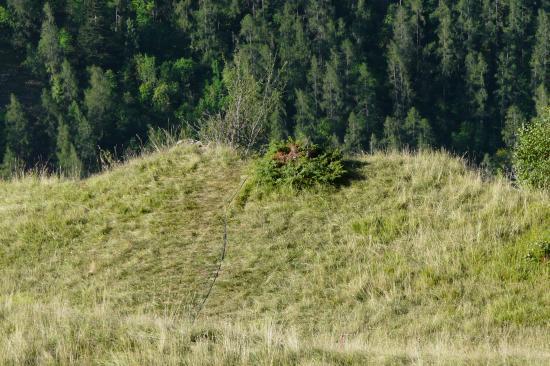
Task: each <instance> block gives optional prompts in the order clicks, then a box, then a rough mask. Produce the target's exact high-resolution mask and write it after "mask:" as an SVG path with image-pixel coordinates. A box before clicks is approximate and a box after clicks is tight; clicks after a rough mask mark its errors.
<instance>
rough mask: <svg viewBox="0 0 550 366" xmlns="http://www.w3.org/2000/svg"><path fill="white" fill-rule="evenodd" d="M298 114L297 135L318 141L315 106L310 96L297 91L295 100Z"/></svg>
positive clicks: (296, 116)
mask: <svg viewBox="0 0 550 366" xmlns="http://www.w3.org/2000/svg"><path fill="white" fill-rule="evenodd" d="M295 100H296V102H295V108H296V114H295V116H294V120H295V122H296V131H295V134H296V136H297V137H299V138H302V139H303V138H310V139H313V140H317V138H316V135H317V133H318V131H316V126H315V121H316V115H315V105H314V101H313V100H312V98H311V97H310V95H309V94H308V93H306V92H304V91H303V90H300V89H298V90H296V98H295Z"/></svg>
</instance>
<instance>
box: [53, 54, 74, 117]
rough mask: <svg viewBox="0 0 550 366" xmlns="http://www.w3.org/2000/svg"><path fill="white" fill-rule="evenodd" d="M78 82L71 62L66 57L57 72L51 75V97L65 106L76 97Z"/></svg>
mask: <svg viewBox="0 0 550 366" xmlns="http://www.w3.org/2000/svg"><path fill="white" fill-rule="evenodd" d="M78 92H79V89H78V83H77V81H76V76H75V74H74V72H73V69H72V67H71V64H70V63H69V61H67V60H66V59H65V60H64V61H63V63H62V64H61V71H60V72H59V74H54V75H53V77H52V97H53V99H54V100H55V101H56V102H57V103H58V104H60V105H63V106H65V107H66V106H67V105H70V103H71V102H72V101H73V100H76V99H77V97H78Z"/></svg>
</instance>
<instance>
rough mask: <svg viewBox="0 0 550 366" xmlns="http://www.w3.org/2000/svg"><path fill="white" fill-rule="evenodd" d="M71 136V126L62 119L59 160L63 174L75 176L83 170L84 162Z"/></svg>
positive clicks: (58, 140) (59, 132)
mask: <svg viewBox="0 0 550 366" xmlns="http://www.w3.org/2000/svg"><path fill="white" fill-rule="evenodd" d="M70 136H71V134H70V132H69V126H68V125H67V124H66V123H64V122H63V121H62V120H61V121H60V123H59V131H58V134H57V161H58V163H59V169H60V172H61V174H63V175H65V176H67V177H73V178H75V177H79V176H80V174H81V172H82V163H81V162H80V159H79V158H78V155H77V153H76V149H75V147H74V145H73V143H72V142H71V139H70Z"/></svg>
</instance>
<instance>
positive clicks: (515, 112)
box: [502, 105, 526, 149]
mask: <svg viewBox="0 0 550 366" xmlns="http://www.w3.org/2000/svg"><path fill="white" fill-rule="evenodd" d="M525 122H526V119H525V117H524V116H523V113H521V111H520V110H519V108H518V107H516V106H515V105H513V106H511V107H510V108H508V111H507V112H506V118H505V120H504V128H503V129H502V140H503V141H504V143H505V144H506V146H507V147H508V148H509V149H513V148H514V146H515V145H516V141H517V134H518V131H519V129H520V128H521V126H523V125H524V124H525Z"/></svg>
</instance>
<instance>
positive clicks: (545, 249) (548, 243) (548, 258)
mask: <svg viewBox="0 0 550 366" xmlns="http://www.w3.org/2000/svg"><path fill="white" fill-rule="evenodd" d="M531 247H532V248H531V249H530V250H529V252H528V253H527V255H526V256H525V259H527V260H529V261H533V262H542V263H546V264H550V240H542V241H539V242H536V243H534V244H533V245H532V246H531Z"/></svg>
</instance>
